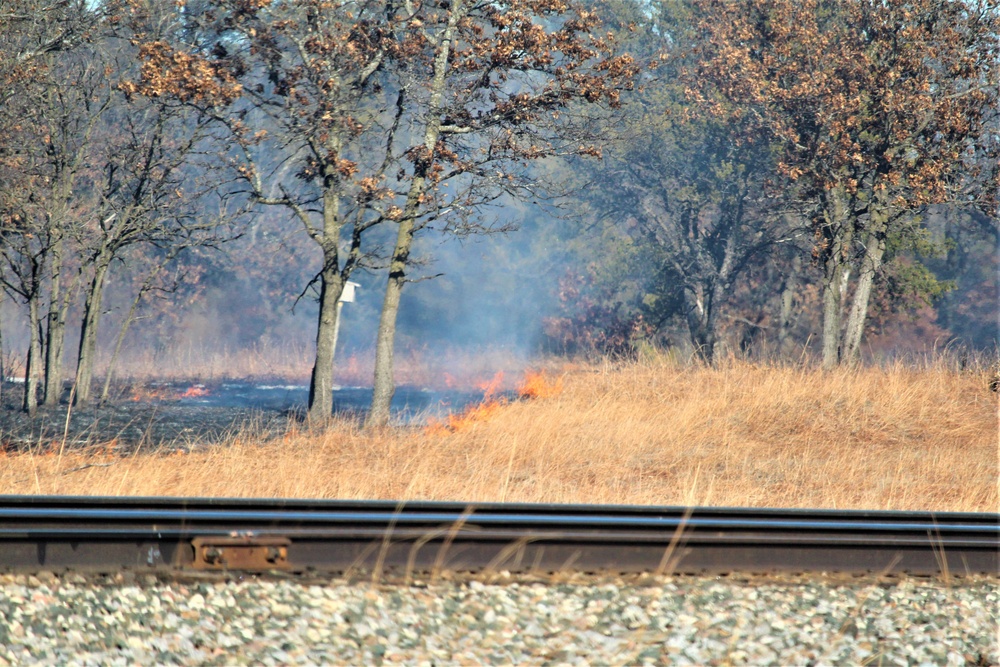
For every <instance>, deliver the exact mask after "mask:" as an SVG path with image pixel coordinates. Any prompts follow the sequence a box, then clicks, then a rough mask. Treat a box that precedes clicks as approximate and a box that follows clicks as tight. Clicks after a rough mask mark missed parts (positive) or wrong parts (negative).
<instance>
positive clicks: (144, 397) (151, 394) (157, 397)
mask: <svg viewBox="0 0 1000 667" xmlns="http://www.w3.org/2000/svg"><path fill="white" fill-rule="evenodd" d="M166 397H167V392H166V391H164V390H163V389H150V388H149V387H132V390H131V394H130V395H129V397H128V400H130V401H132V402H133V403H139V402H140V401H142V402H148V401H162V400H163V399H165V398H166Z"/></svg>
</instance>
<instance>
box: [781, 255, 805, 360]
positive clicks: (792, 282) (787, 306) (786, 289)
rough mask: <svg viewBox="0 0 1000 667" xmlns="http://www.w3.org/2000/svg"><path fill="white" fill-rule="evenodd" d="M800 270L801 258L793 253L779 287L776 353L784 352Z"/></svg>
mask: <svg viewBox="0 0 1000 667" xmlns="http://www.w3.org/2000/svg"><path fill="white" fill-rule="evenodd" d="M801 270H802V258H801V257H800V256H799V255H797V254H796V255H795V256H794V257H793V258H792V268H791V270H790V271H789V272H788V275H787V276H785V280H784V283H783V284H782V287H781V311H780V313H779V315H778V354H779V355H780V354H784V353H785V347H786V346H787V341H788V335H789V333H790V331H791V328H792V327H791V322H792V305H793V304H794V302H795V290H796V288H797V287H798V282H799V271H801Z"/></svg>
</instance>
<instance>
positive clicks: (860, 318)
mask: <svg viewBox="0 0 1000 667" xmlns="http://www.w3.org/2000/svg"><path fill="white" fill-rule="evenodd" d="M884 255H885V224H884V222H880V223H878V225H877V226H876V228H875V230H874V231H873V232H872V234H871V235H870V236H869V238H868V239H867V242H866V244H865V259H864V264H862V266H861V271H860V273H859V274H858V284H857V286H856V287H855V288H854V299H853V301H852V303H851V312H850V315H849V316H848V318H847V328H846V329H845V331H844V346H843V354H842V357H841V363H844V364H849V365H854V364H856V363H857V362H858V360H859V359H860V356H861V355H860V353H861V336H862V334H863V333H864V330H865V320H866V319H867V318H868V303H869V301H870V299H871V293H872V283H873V282H874V280H875V276H876V274H878V272H879V269H881V268H882V257H883V256H884Z"/></svg>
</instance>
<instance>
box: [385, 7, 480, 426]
mask: <svg viewBox="0 0 1000 667" xmlns="http://www.w3.org/2000/svg"><path fill="white" fill-rule="evenodd" d="M449 10H450V12H451V14H450V16H449V17H448V27H447V28H446V29H445V31H444V33H443V34H442V35H441V41H440V42H438V45H437V52H436V53H435V54H434V76H433V77H432V79H431V82H430V95H429V97H428V103H427V115H426V118H427V122H426V125H425V126H424V139H423V149H424V153H425V155H424V156H423V157H422V158H419V159H417V160H416V161H415V163H414V169H413V182H412V183H410V189H409V192H407V194H406V204H405V205H404V206H403V216H402V217H401V218H400V222H399V230H398V232H397V234H396V247H395V248H394V249H393V251H392V262H391V263H390V265H389V280H388V282H387V283H386V287H385V298H384V299H383V301H382V314H381V316H380V317H379V326H378V335H377V338H376V342H375V377H374V382H373V384H374V387H373V390H372V405H371V410H370V411H369V413H368V419H367V420H366V421H365V426H366V427H378V426H385V425H386V424H388V423H389V407H390V404H391V403H392V396H393V394H394V393H396V382H395V379H394V377H393V352H394V349H393V348H394V347H395V344H396V317H397V315H398V314H399V298H400V294H401V293H402V291H403V285H404V284H406V266H407V263H408V262H409V259H410V249H411V248H412V246H413V235H414V233H415V232H416V227H415V225H416V219H417V212H418V211H419V209H420V203H421V200H422V198H423V195H424V189H425V187H427V185H426V184H427V174H428V170H429V169H430V166H431V164H433V161H434V148H435V146H436V145H437V141H438V137H440V136H441V108H442V99H443V98H444V90H445V83H446V81H445V76H446V74H447V72H448V59H449V58H450V56H451V42H452V38H453V36H454V33H455V27H456V26H457V25H458V22H459V21H460V20H462V18H463V17H464V16H465V12H466V7H465V4H464V2H462V1H461V0H453V1H452V3H451V5H450V8H449Z"/></svg>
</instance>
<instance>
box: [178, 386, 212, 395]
mask: <svg viewBox="0 0 1000 667" xmlns="http://www.w3.org/2000/svg"><path fill="white" fill-rule="evenodd" d="M208 393H209V392H208V389H205V386H204V385H200V384H196V385H193V386H191V387H189V388H188V390H187V391H185V392H184V393H183V394H181V395H180V396H179V398H198V397H200V396H208Z"/></svg>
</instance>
